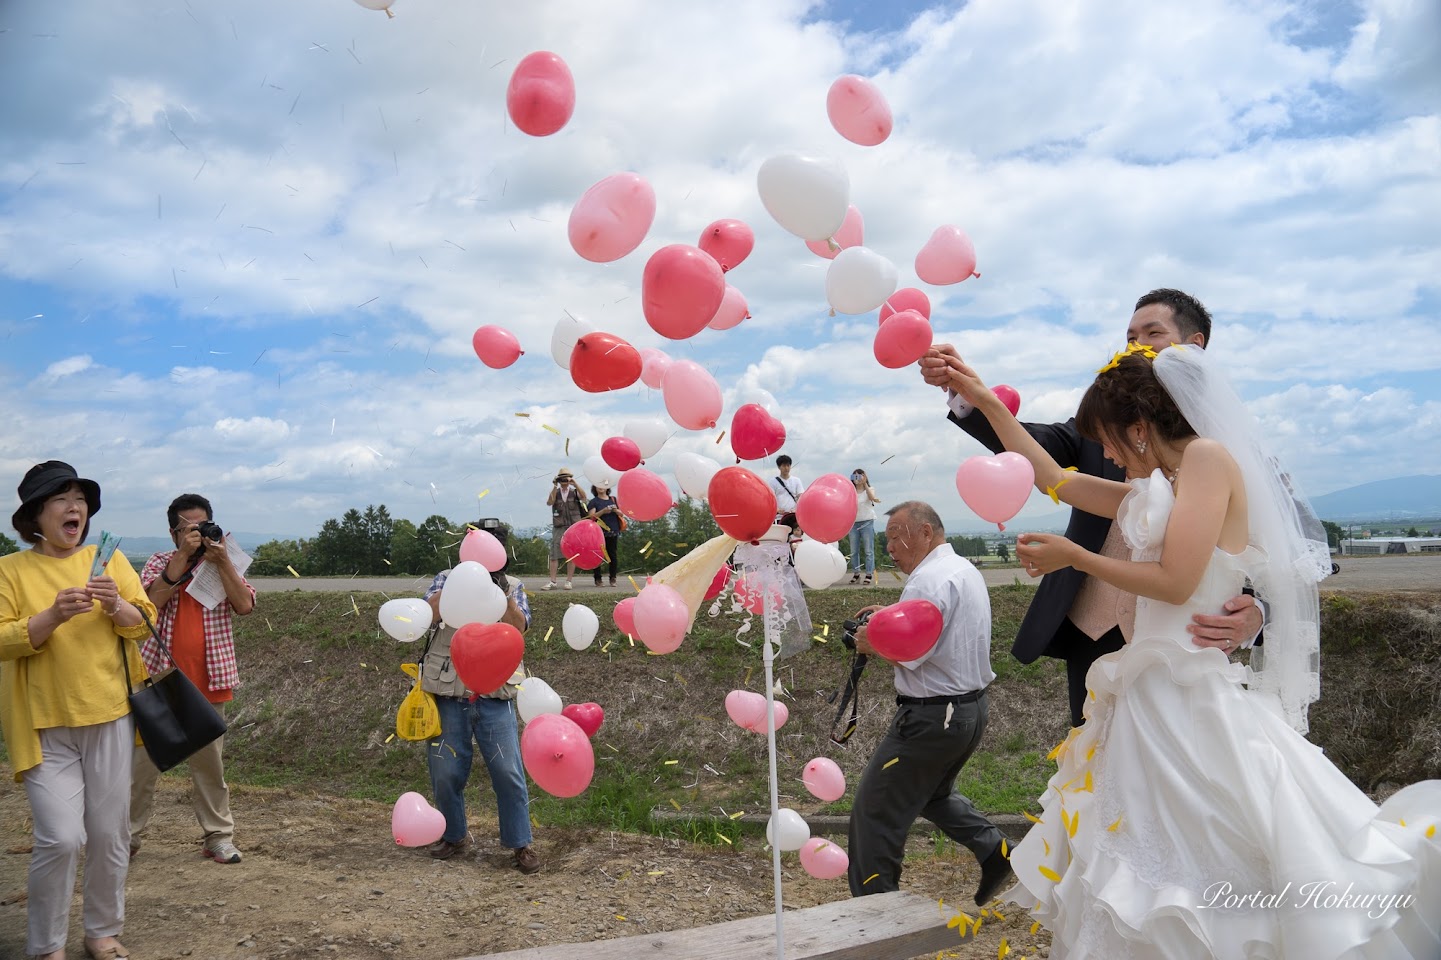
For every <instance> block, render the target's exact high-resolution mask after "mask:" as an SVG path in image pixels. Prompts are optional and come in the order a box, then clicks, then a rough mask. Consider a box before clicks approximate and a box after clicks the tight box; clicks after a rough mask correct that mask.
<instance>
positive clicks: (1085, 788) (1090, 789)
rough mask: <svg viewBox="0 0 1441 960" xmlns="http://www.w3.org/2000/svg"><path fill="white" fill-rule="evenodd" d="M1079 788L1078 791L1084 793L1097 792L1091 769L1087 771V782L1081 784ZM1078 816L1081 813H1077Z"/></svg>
mask: <svg viewBox="0 0 1441 960" xmlns="http://www.w3.org/2000/svg"><path fill="white" fill-rule="evenodd" d="M1077 789H1078V792H1084V793H1095V792H1096V791H1095V788H1094V787H1093V786H1092V784H1091V771H1089V770H1087V771H1086V782H1085V783H1083V784H1081V786H1080V787H1079V788H1077ZM1077 816H1079V814H1077Z"/></svg>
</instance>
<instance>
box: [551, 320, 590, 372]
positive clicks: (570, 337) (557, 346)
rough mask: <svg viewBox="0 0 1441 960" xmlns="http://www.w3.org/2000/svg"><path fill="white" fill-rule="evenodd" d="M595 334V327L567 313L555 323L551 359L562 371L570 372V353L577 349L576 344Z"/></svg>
mask: <svg viewBox="0 0 1441 960" xmlns="http://www.w3.org/2000/svg"><path fill="white" fill-rule="evenodd" d="M594 332H595V327H592V326H591V325H590V324H588V323H586V322H585V321H584V320H580V319H578V318H576V317H572V316H571V315H570V314H568V313H567V314H566V315H565V316H563V317H561V318H560V319H559V320H557V321H556V322H555V330H554V331H553V332H552V333H551V335H550V355H551V357H552V358H554V359H555V362H556V363H558V364H560V368H561V369H562V370H569V369H570V352H571V351H572V350H574V349H575V342H576V341H577V340H579V339H580V338H581V337H583V336H585V335H586V334H587V333H594Z"/></svg>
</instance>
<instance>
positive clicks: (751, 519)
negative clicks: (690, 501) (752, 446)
mask: <svg viewBox="0 0 1441 960" xmlns="http://www.w3.org/2000/svg"><path fill="white" fill-rule="evenodd" d="M706 500H707V501H709V502H710V512H711V516H713V517H715V522H716V526H718V527H720V528H721V531H722V532H723V533H725V534H727V535H729V536H732V537H734V538H735V539H737V540H759V539H760V538H761V537H762V536H763V535H764V534H765V532H766V531H767V530H769V529H770V528H771V525H772V524H774V523H775V520H776V495H775V494H774V493H772V492H771V488H770V486H769V485H768V484H767V483H766V482H765V481H764V480H762V479H761V478H760V477H758V476H756V475H755V474H754V473H752V472H751V471H749V470H747V469H746V468H745V467H722V468H721V469H720V470H717V471H716V473H715V476H713V477H711V480H710V486H709V487H707V488H706Z"/></svg>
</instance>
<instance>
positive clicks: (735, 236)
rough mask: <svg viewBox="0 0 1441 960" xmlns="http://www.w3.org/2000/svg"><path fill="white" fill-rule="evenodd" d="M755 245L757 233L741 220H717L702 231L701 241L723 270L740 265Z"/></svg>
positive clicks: (701, 244)
mask: <svg viewBox="0 0 1441 960" xmlns="http://www.w3.org/2000/svg"><path fill="white" fill-rule="evenodd" d="M755 245H756V235H755V234H754V233H752V232H751V228H750V227H748V226H746V225H745V224H744V223H742V222H741V221H739V220H717V221H716V222H715V223H713V224H711V225H710V226H708V227H706V228H705V230H703V231H702V232H701V235H700V243H699V246H700V248H701V249H702V250H704V251H705V252H706V253H708V254H710V255H711V256H712V257H713V258H715V262H716V263H718V264H720V268H721V270H723V271H724V270H732V269H734V268H736V267H738V266H740V265H741V261H743V260H744V259H745V258H746V257H748V256H750V254H751V250H753V249H754V248H755Z"/></svg>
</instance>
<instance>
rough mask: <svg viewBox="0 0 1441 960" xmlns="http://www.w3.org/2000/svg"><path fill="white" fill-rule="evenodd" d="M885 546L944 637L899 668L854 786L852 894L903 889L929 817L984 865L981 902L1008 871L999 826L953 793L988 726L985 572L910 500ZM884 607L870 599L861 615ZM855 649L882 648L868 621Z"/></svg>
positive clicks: (907, 596) (896, 510) (893, 514)
mask: <svg viewBox="0 0 1441 960" xmlns="http://www.w3.org/2000/svg"><path fill="white" fill-rule="evenodd" d="M886 516H887V517H889V518H890V520H889V522H888V523H887V524H886V552H887V553H889V554H890V555H891V559H893V560H894V561H895V562H896V566H897V567H899V568H900V570H901V572H902V573H905V574H907V575H908V579H907V580H906V586H905V589H904V590H902V591H901V599H902V600H913V599H921V600H929V601H930V602H931V603H933V604H935V605H936V608H937V609H939V610H940V612H941V618H942V624H943V625H942V627H941V636H940V639H939V640H937V641H936V645H935V646H934V647H932V648H931V649H930V650H929V651H927V652H926V654H925V655H924V656H922V657H919V658H917V659H915V660H911V661H907V662H904V663H898V662H892V665H893V666H894V667H895V685H896V694H897V696H896V715H895V718H894V719H893V720H892V721H891V728H890V730H889V731H887V732H886V735H885V738H884V739H882V740H881V743H880V745H879V746H878V747H877V748H876V752H875V754H874V755H872V757H871V759H870V762H869V763H868V764H867V765H866V770H865V773H863V774H862V775H861V782H860V785H859V786H858V787H857V788H856V796H855V802H854V803H853V804H852V806H851V823H850V859H851V865H850V884H851V895H852V896H857V897H859V896H865V895H868V894H872V893H885V892H887V891H891V890H897V889H899V888H900V879H901V860H902V858H903V856H904V855H905V845H906V834H907V833H909V832H910V828H911V824H912V823H914V822H915V820H916V818H917V817H925V818H926V819H927V820H929V821H931V822H932V823H934V824H935V825H936V826H937V827H939V828H940V829H941V831H942V832H943V833H945V834H946V835H947V836H948V837H950V838H951V839H953V840H955V841H956V842H957V843H960V844H964V845H965V846H966V847H968V848H969V849H970V850H971V852H972V853H974V854H975V855H976V860H977V861H978V862H979V863H980V865H981V882H980V885H979V887H978V888H977V890H976V896H975V900H976V903H977V904H985V903H987V902H989V901H990V900H991V898H992V897H994V896H995V895H996V893H997V892H999V890H1000V887H1001V884H1002V883H1004V882H1005V880H1006V878H1007V877H1008V876H1009V875H1010V865H1009V863H1008V862H1007V860H1006V856H1005V853H1004V851H1003V850H1002V847H1001V833H1000V831H999V830H998V829H996V826H995V824H993V823H991V821H990V820H988V819H986V818H985V817H984V816H982V815H981V814H980V813H979V812H977V811H976V808H975V807H974V806H973V805H972V804H971V801H970V800H968V799H966V798H965V797H963V796H961V794H959V793H957V792H956V776H957V775H958V774H959V773H960V772H961V767H963V766H965V763H966V761H967V760H968V759H970V756H971V753H972V752H974V751H975V749H976V746H977V745H978V744H979V743H980V742H981V735H982V734H983V733H984V732H985V730H986V718H987V702H986V687H987V686H988V685H989V684H990V682H991V681H992V680H994V679H995V677H996V675H995V673H994V672H992V670H991V600H990V595H989V594H988V593H987V592H986V584H985V581H984V580H983V579H982V577H981V574H980V571H978V570H977V569H976V568H975V567H974V566H972V565H971V562H970V561H969V560H966V559H965V558H964V557H958V556H956V552H955V551H954V550H952V549H951V545H950V544H948V543H947V542H946V531H945V528H944V527H943V526H942V525H941V518H940V517H939V516H938V515H937V514H936V511H935V510H934V509H932V508H931V507H930V506H929V505H928V504H925V503H922V502H920V501H918V500H910V501H907V502H906V503H902V504H899V505H897V506H895V507H893V508H891V509H890V510H888V511H887V512H886ZM877 609H879V608H878V607H866V608H865V609H863V610H861V611H860V613H861V614H865V613H867V612H868V611H874V610H877ZM856 650H857V651H858V652H860V653H863V654H865V655H866V656H872V657H875V656H879V654H877V653H876V650H875V648H874V647H872V646H871V645H870V642H869V640H868V638H867V636H866V630H865V628H864V627H862V628H861V629H860V630H859V631H857V635H856Z"/></svg>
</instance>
